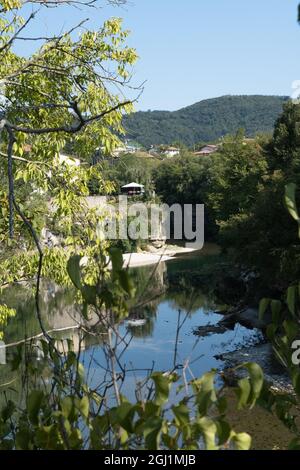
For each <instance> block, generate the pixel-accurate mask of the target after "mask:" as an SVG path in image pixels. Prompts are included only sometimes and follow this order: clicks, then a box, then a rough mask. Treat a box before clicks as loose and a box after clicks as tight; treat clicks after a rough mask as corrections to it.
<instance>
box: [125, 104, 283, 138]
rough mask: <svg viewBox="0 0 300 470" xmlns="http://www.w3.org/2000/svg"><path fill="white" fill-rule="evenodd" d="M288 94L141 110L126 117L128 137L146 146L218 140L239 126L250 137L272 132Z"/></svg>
mask: <svg viewBox="0 0 300 470" xmlns="http://www.w3.org/2000/svg"><path fill="white" fill-rule="evenodd" d="M288 99H289V97H287V96H277V95H224V96H220V97H217V98H209V99H205V100H201V101H198V102H197V103H194V104H192V105H188V106H186V107H184V108H180V109H178V110H176V111H163V110H162V111H160V110H154V111H138V112H136V113H133V114H132V115H129V116H126V117H125V118H124V127H125V130H126V136H127V138H130V139H133V140H136V141H137V142H139V143H141V144H142V145H144V146H146V147H147V146H150V145H159V144H171V143H173V142H175V141H181V142H183V143H184V144H186V145H194V144H196V143H198V142H200V141H202V142H209V141H215V140H217V139H219V138H220V137H222V136H223V135H226V134H228V133H234V132H236V131H237V130H238V129H240V128H244V129H245V133H246V135H247V137H253V136H254V135H255V134H256V133H258V132H271V131H272V130H273V126H274V123H275V121H276V119H277V118H278V117H279V115H280V114H281V112H282V107H283V104H284V103H285V102H286V101H287V100H288Z"/></svg>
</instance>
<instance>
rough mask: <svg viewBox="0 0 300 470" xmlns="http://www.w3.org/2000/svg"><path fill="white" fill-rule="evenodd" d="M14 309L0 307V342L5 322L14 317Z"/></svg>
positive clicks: (4, 306)
mask: <svg viewBox="0 0 300 470" xmlns="http://www.w3.org/2000/svg"><path fill="white" fill-rule="evenodd" d="M15 314H16V312H15V310H14V309H12V308H9V307H8V306H7V305H3V304H2V305H0V340H1V339H2V338H3V331H2V330H3V328H4V327H5V326H6V323H7V320H8V319H9V318H11V317H13V316H15Z"/></svg>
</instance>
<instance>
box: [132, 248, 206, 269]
mask: <svg viewBox="0 0 300 470" xmlns="http://www.w3.org/2000/svg"><path fill="white" fill-rule="evenodd" d="M197 251H199V252H201V251H202V250H197V249H193V248H185V247H182V246H178V245H165V246H164V247H163V248H159V249H155V248H152V249H151V251H149V252H148V251H147V252H146V251H142V252H139V253H125V254H124V255H123V260H124V267H125V268H127V267H129V268H139V267H142V266H151V265H154V264H157V263H162V262H165V261H169V260H171V259H173V258H175V257H177V256H184V255H188V254H190V253H195V252H197Z"/></svg>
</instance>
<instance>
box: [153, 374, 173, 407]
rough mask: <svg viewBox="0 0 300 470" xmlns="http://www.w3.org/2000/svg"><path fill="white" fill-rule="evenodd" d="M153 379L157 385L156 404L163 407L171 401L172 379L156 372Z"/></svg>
mask: <svg viewBox="0 0 300 470" xmlns="http://www.w3.org/2000/svg"><path fill="white" fill-rule="evenodd" d="M151 378H152V380H153V382H154V384H155V403H156V404H157V405H163V404H164V403H166V402H167V401H168V399H169V392H170V387H171V383H172V381H173V380H172V377H170V376H168V375H163V374H162V373H161V372H155V373H154V374H152V375H151Z"/></svg>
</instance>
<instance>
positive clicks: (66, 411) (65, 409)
mask: <svg viewBox="0 0 300 470" xmlns="http://www.w3.org/2000/svg"><path fill="white" fill-rule="evenodd" d="M60 407H61V411H62V414H63V416H64V417H65V418H69V416H70V414H71V412H72V410H73V400H72V398H71V397H65V398H64V399H63V400H62V401H61V403H60Z"/></svg>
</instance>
